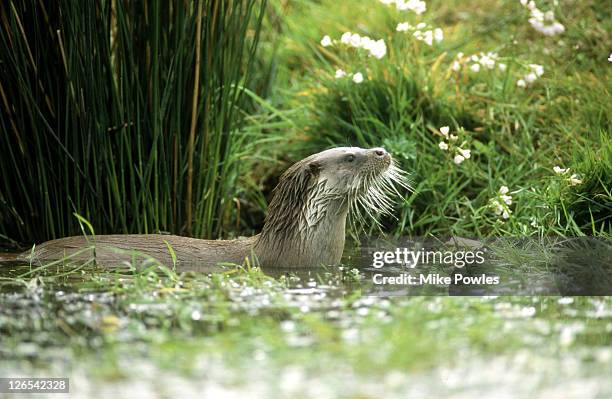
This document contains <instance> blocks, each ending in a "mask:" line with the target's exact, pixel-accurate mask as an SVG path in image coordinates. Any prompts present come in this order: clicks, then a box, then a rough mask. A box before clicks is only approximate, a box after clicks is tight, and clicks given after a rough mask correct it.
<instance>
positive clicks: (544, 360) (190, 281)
mask: <svg viewBox="0 0 612 399" xmlns="http://www.w3.org/2000/svg"><path fill="white" fill-rule="evenodd" d="M17 269H18V268H17ZM17 269H16V271H15V273H21V272H19V271H18V270H17ZM316 274H318V277H317V276H316ZM16 281H17V280H16V279H3V280H2V281H0V287H1V288H0V296H1V301H2V303H3V306H2V308H1V309H0V331H1V332H2V334H0V344H1V345H0V348H1V349H0V353H1V355H2V358H3V359H4V360H3V362H2V364H1V365H0V371H1V372H9V371H10V373H11V375H13V374H15V372H20V373H26V374H29V373H34V374H40V373H41V372H43V373H44V372H47V373H49V372H52V373H54V374H58V375H62V376H70V377H71V378H72V380H71V387H72V386H74V388H73V391H71V393H72V394H73V395H75V397H85V396H87V395H88V394H91V392H93V391H96V390H99V391H98V392H102V393H104V392H109V391H108V390H107V389H122V392H123V393H125V392H128V391H129V390H130V388H129V387H128V385H130V384H137V385H138V387H139V389H140V390H144V391H142V392H150V393H151V395H154V396H159V397H162V396H163V395H164V394H166V395H168V394H169V393H168V390H170V391H171V392H176V390H178V391H181V392H187V393H189V394H193V393H194V392H195V391H198V390H201V391H202V392H209V393H210V391H209V390H210V389H213V388H214V389H217V391H216V392H217V393H218V394H219V392H224V393H226V394H229V393H235V394H236V393H239V392H242V393H246V392H251V394H254V395H256V396H262V397H283V396H286V395H287V394H290V393H292V392H298V391H299V392H301V393H300V395H301V397H320V392H318V391H315V390H316V389H317V387H318V388H320V389H323V390H324V391H326V392H329V394H330V395H331V396H332V397H362V396H360V395H362V394H363V393H364V392H369V390H370V389H371V386H372V385H375V386H376V387H377V390H376V392H377V393H378V395H381V394H385V396H386V397H387V396H388V397H405V395H406V392H408V391H409V389H408V388H409V387H415V386H416V387H418V389H419V390H422V391H423V392H427V393H429V395H428V396H431V395H434V396H435V395H445V394H449V393H451V392H455V393H457V392H463V391H470V392H473V393H474V394H479V395H484V394H487V393H490V392H492V391H491V389H494V390H500V389H502V390H504V389H516V387H515V386H513V383H511V381H513V380H515V379H519V380H522V381H523V383H524V384H522V385H521V388H520V389H521V392H522V393H525V394H527V396H530V395H531V394H543V392H548V390H553V391H555V392H561V391H562V389H565V388H566V387H567V385H566V382H567V381H565V379H567V378H570V379H572V380H573V381H583V380H584V381H595V382H596V383H597V384H598V387H599V388H598V389H599V390H598V392H599V393H603V394H604V396H605V393H606V392H608V393H609V392H610V389H612V387H610V386H609V381H607V380H608V379H607V375H608V373H609V371H610V370H609V365H610V363H609V356H610V355H611V354H610V350H609V345H610V343H611V342H610V339H611V334H610V331H609V323H610V317H611V315H610V305H611V304H610V300H609V298H605V297H600V298H598V297H590V298H580V297H578V298H559V297H541V298H532V297H484V298H465V297H462V298H449V297H392V298H383V297H367V296H363V295H362V294H361V293H360V286H361V284H362V282H361V279H360V278H359V277H357V278H355V274H354V273H353V272H349V271H342V270H333V271H332V270H330V271H318V272H317V273H312V274H311V275H310V277H309V276H307V275H305V276H302V277H298V276H292V275H288V276H286V277H277V278H271V277H269V276H266V275H264V274H263V273H262V272H261V271H260V270H258V269H256V268H249V269H237V270H231V271H230V270H228V272H227V273H219V274H214V275H202V274H195V273H182V274H176V273H174V272H172V271H170V270H167V269H164V270H161V269H160V268H159V267H158V266H157V265H149V266H147V267H142V268H140V269H139V270H137V271H134V270H132V271H129V270H116V271H113V272H109V271H108V270H102V269H95V268H92V267H88V268H87V269H81V270H78V271H73V272H71V273H69V274H66V275H64V274H62V273H61V270H50V269H40V270H35V274H34V275H29V276H28V279H27V280H26V284H21V283H19V284H18V286H14V285H13V284H14V283H15V282H16ZM50 315H53V316H52V317H49V316H50ZM502 359H503V360H502ZM607 359H608V360H607ZM499 362H501V363H499ZM502 364H505V365H504V366H503V367H502ZM560 364H562V365H563V366H562V367H558V366H559V365H560ZM484 365H488V366H486V367H484V368H483V366H484ZM521 365H523V366H521ZM526 365H529V366H528V371H527V370H525V369H523V370H522V371H521V367H525V366H526ZM499 367H502V369H503V370H504V372H503V373H498V372H496V371H495V370H497V369H498V368H499ZM489 368H491V370H489ZM485 370H489V371H485ZM447 372H448V373H464V374H465V376H466V379H465V380H464V381H462V382H459V381H457V382H456V383H454V384H451V385H449V386H441V385H440V384H436V383H432V382H434V381H437V380H438V378H441V377H440V374H438V373H442V374H444V373H447ZM483 373H484V374H483ZM534 373H536V374H537V375H538V378H536V379H534V378H526V377H527V375H528V374H531V375H533V374H534ZM162 375H165V376H166V377H164V378H166V381H173V384H169V385H166V386H160V385H159V384H158V383H156V382H155V381H156V380H158V379H159V378H160V377H161V376H162ZM415 376H418V380H420V381H421V382H422V383H421V382H418V381H417V380H415ZM502 376H504V377H503V378H502ZM483 378H485V379H486V380H487V383H486V384H483ZM111 383H112V384H111ZM174 384H176V386H175V387H174V388H172V389H170V388H169V386H170V385H174ZM415 384H416V385H415ZM509 384H510V385H509ZM555 387H557V388H555ZM584 389H587V391H581V395H583V396H582V397H585V396H586V397H596V396H594V395H592V392H591V391H589V390H588V385H587V386H585V388H584ZM311 391H312V392H311ZM142 392H141V394H143V393H142ZM256 392H259V394H256Z"/></svg>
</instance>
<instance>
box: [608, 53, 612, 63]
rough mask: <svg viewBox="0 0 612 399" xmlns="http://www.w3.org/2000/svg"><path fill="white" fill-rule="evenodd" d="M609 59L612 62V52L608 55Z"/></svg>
mask: <svg viewBox="0 0 612 399" xmlns="http://www.w3.org/2000/svg"><path fill="white" fill-rule="evenodd" d="M608 61H609V62H612V53H610V55H609V56H608Z"/></svg>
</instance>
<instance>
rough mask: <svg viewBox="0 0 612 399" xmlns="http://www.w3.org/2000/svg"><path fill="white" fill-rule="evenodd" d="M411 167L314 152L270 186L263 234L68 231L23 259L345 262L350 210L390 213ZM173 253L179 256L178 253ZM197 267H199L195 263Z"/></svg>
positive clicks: (267, 264) (358, 216)
mask: <svg viewBox="0 0 612 399" xmlns="http://www.w3.org/2000/svg"><path fill="white" fill-rule="evenodd" d="M405 177H406V173H405V172H404V171H402V170H401V169H400V168H398V167H397V166H396V165H395V163H394V161H393V159H392V157H391V155H390V154H389V153H388V152H387V151H386V150H385V149H384V148H372V149H363V148H359V147H339V148H332V149H329V150H326V151H322V152H319V153H317V154H314V155H311V156H309V157H307V158H305V159H303V160H301V161H299V162H297V163H295V164H294V165H292V166H291V167H290V168H289V169H287V170H286V171H285V172H284V173H283V174H282V175H281V177H280V180H279V183H278V185H277V186H276V188H275V189H274V190H273V192H272V200H271V202H270V205H269V207H268V214H267V216H266V218H265V221H264V226H263V229H262V231H261V233H260V234H258V235H255V236H252V237H249V238H243V239H235V240H202V239H196V238H188V237H181V236H175V235H161V234H140V235H138V234H127V235H96V236H90V237H84V236H77V237H67V238H61V239H57V240H52V241H48V242H45V243H43V244H41V245H39V246H35V248H34V250H33V251H29V252H24V253H22V254H21V255H20V256H19V257H18V260H21V261H28V262H32V261H35V262H43V261H51V260H58V259H63V258H65V257H69V258H70V259H73V260H81V261H82V260H91V259H92V258H93V259H95V261H96V263H97V264H101V265H104V266H113V265H118V264H121V263H122V262H124V261H130V260H131V259H133V256H134V251H137V252H138V253H139V254H144V255H146V256H150V257H152V258H155V259H157V260H158V261H160V262H161V263H162V264H165V265H172V264H174V263H175V261H176V264H177V265H181V266H183V267H186V266H188V265H191V266H192V267H193V266H194V265H195V266H197V267H199V268H202V269H207V268H211V267H216V266H218V265H219V264H222V263H232V264H243V263H244V262H245V261H250V262H252V264H256V265H259V266H261V267H264V268H280V267H283V268H291V267H295V268H304V267H317V266H321V265H336V264H339V263H340V259H341V257H342V252H343V250H344V241H345V230H346V221H347V217H348V216H349V213H350V214H351V218H354V219H355V221H357V222H359V221H363V213H364V212H365V213H366V214H367V215H370V216H374V214H375V213H377V214H378V213H383V214H384V213H387V214H388V213H390V212H391V210H392V201H391V199H390V197H391V194H394V193H395V194H397V195H400V194H399V191H398V190H397V188H398V186H399V187H400V188H404V189H410V186H409V185H408V183H407V181H406V178H405ZM172 252H174V254H175V257H173V255H172ZM191 270H193V269H191Z"/></svg>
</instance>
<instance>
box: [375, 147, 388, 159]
mask: <svg viewBox="0 0 612 399" xmlns="http://www.w3.org/2000/svg"><path fill="white" fill-rule="evenodd" d="M374 154H376V155H377V156H379V157H384V156H385V155H387V151H385V149H384V148H374Z"/></svg>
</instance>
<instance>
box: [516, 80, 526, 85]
mask: <svg viewBox="0 0 612 399" xmlns="http://www.w3.org/2000/svg"><path fill="white" fill-rule="evenodd" d="M516 85H517V86H518V87H525V86H527V83H525V81H524V80H523V79H519V80H517V81H516Z"/></svg>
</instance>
